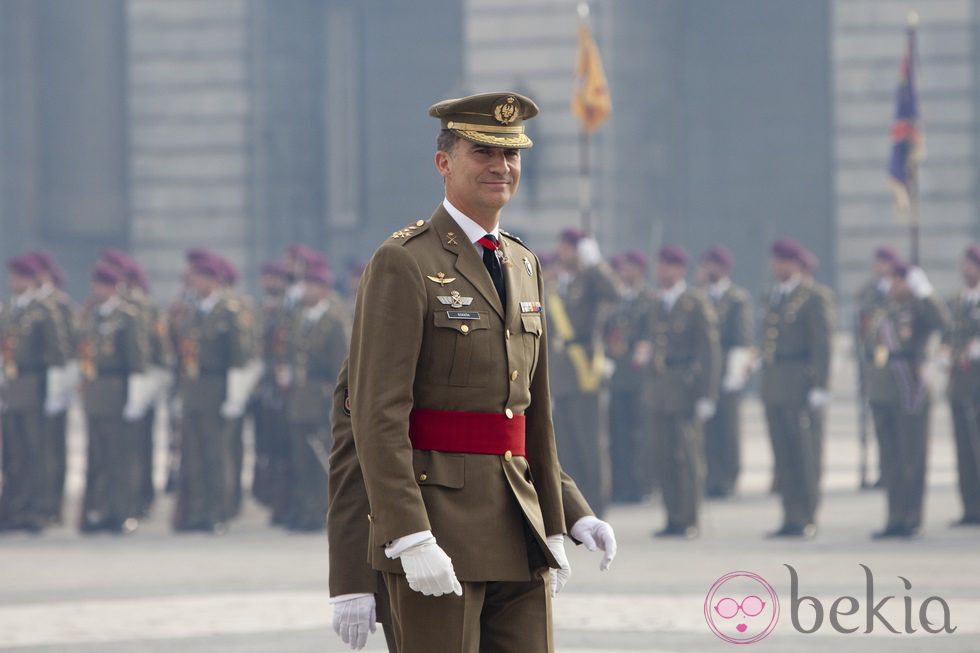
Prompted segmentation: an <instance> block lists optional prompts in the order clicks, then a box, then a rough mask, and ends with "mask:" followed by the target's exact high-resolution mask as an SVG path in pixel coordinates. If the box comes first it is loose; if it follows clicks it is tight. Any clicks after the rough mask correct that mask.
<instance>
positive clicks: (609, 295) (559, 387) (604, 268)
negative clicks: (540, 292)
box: [549, 262, 620, 396]
mask: <svg viewBox="0 0 980 653" xmlns="http://www.w3.org/2000/svg"><path fill="white" fill-rule="evenodd" d="M557 290H558V295H559V297H560V298H561V302H562V306H563V308H564V312H565V314H566V315H567V316H568V323H569V326H570V327H571V330H572V333H573V336H572V338H571V339H569V340H567V341H566V340H563V339H562V338H560V337H559V334H558V331H557V329H555V330H553V331H552V333H551V347H552V352H553V354H554V357H553V358H552V360H551V392H552V394H553V395H556V396H559V395H567V394H572V393H576V392H578V391H579V390H580V389H581V384H580V378H579V377H580V374H582V373H583V372H582V371H579V370H576V368H575V364H574V363H573V361H572V360H571V358H570V357H569V356H568V355H567V354H568V348H569V347H570V346H573V345H577V346H580V347H581V348H582V351H583V353H584V359H585V361H588V362H589V363H592V362H593V361H594V356H593V355H594V353H595V350H596V347H597V346H601V343H602V339H601V337H602V331H603V325H602V322H603V319H604V317H605V316H604V315H603V309H604V308H605V304H615V303H616V302H618V301H619V299H620V294H619V288H618V286H617V282H616V280H615V278H614V277H613V275H612V272H611V271H610V269H609V266H608V265H606V264H605V263H603V262H600V263H599V264H598V265H594V266H591V267H587V268H583V269H581V270H579V271H577V272H576V273H575V274H574V275H573V276H572V277H571V279H570V280H569V281H568V283H567V284H566V285H564V286H562V285H559V286H558V288H557ZM549 319H550V320H552V321H551V322H549V324H551V325H554V324H555V322H554V320H555V314H554V313H552V314H551V315H550V316H549ZM595 373H599V370H595Z"/></svg>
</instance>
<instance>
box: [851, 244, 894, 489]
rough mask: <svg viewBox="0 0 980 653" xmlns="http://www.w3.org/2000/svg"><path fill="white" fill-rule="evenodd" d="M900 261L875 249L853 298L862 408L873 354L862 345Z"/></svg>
mask: <svg viewBox="0 0 980 653" xmlns="http://www.w3.org/2000/svg"><path fill="white" fill-rule="evenodd" d="M901 262H902V258H901V256H899V255H898V252H896V251H895V250H894V249H892V248H891V247H888V246H886V245H882V246H881V247H878V248H877V249H875V251H874V256H872V259H871V278H870V279H869V280H868V281H867V282H866V283H865V284H864V285H863V286H861V288H860V289H859V290H858V292H857V295H856V296H855V304H856V306H857V311H856V314H855V320H854V347H855V354H856V355H855V358H856V359H857V365H858V391H859V392H860V393H861V395H860V401H861V402H862V404H865V405H866V404H867V401H868V392H867V383H866V381H867V377H868V368H869V367H870V364H871V362H872V355H873V352H871V351H868V350H867V349H866V348H865V343H866V342H867V340H868V337H869V336H870V333H869V328H870V326H871V319H872V317H873V316H875V315H876V314H877V313H878V311H879V310H880V309H882V308H883V307H884V306H885V304H887V302H888V291H889V290H890V288H891V283H892V274H893V272H894V268H895V266H896V265H898V264H900V263H901ZM861 410H862V415H861V417H860V419H861V425H860V426H861V428H862V429H864V428H865V423H866V416H865V415H864V414H863V413H864V412H866V408H864V407H862V409H861ZM863 439H864V435H863V434H862V442H863ZM881 446H882V443H881V441H878V452H879V454H878V463H879V474H878V481H877V483H876V484H875V485H880V484H882V483H883V482H884V473H883V471H882V470H881ZM862 473H863V468H862ZM862 482H863V483H865V484H867V481H866V480H865V479H862Z"/></svg>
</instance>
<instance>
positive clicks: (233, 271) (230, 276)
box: [215, 256, 241, 286]
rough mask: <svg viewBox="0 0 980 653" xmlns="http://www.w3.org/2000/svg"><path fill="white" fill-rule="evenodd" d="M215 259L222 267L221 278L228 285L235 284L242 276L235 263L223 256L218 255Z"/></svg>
mask: <svg viewBox="0 0 980 653" xmlns="http://www.w3.org/2000/svg"><path fill="white" fill-rule="evenodd" d="M215 260H216V261H217V262H218V265H219V266H220V267H221V280H222V281H223V282H224V283H227V284H228V285H231V286H234V285H235V284H236V283H238V280H239V279H240V278H241V273H240V272H239V271H238V268H237V267H236V266H235V264H234V263H232V262H231V261H229V260H228V259H226V258H225V257H223V256H216V257H215Z"/></svg>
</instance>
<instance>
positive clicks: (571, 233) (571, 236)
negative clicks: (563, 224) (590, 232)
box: [558, 227, 585, 247]
mask: <svg viewBox="0 0 980 653" xmlns="http://www.w3.org/2000/svg"><path fill="white" fill-rule="evenodd" d="M583 238H585V232H584V231H582V230H581V229H575V228H573V227H570V228H568V229H562V231H561V233H560V234H559V235H558V240H560V241H561V242H563V243H568V244H569V245H572V246H573V247H574V246H576V245H578V241H580V240H582V239H583Z"/></svg>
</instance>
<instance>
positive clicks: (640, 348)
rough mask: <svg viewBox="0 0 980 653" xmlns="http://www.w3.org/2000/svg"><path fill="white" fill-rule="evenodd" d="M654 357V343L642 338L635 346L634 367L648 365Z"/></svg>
mask: <svg viewBox="0 0 980 653" xmlns="http://www.w3.org/2000/svg"><path fill="white" fill-rule="evenodd" d="M651 358H653V343H651V342H650V341H649V340H641V341H639V342H638V343H636V344H635V345H634V346H633V367H646V366H647V365H649V364H650V359H651Z"/></svg>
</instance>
